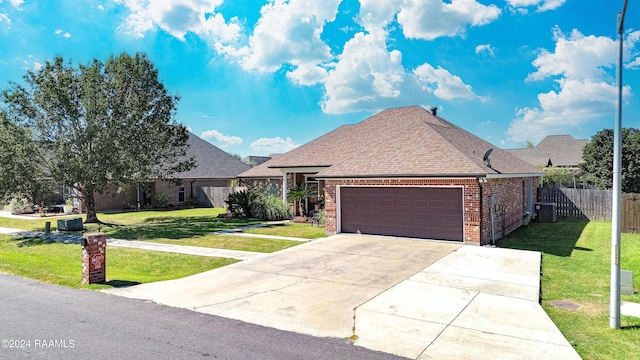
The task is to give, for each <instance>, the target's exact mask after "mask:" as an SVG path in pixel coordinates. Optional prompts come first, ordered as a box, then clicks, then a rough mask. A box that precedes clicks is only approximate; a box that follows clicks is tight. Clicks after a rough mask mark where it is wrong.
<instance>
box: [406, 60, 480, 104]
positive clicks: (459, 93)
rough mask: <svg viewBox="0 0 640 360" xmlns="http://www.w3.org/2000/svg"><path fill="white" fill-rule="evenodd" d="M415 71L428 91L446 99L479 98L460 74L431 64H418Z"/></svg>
mask: <svg viewBox="0 0 640 360" xmlns="http://www.w3.org/2000/svg"><path fill="white" fill-rule="evenodd" d="M413 73H414V74H415V75H416V77H417V78H418V80H419V81H420V83H421V84H423V85H422V87H423V89H425V90H426V91H428V92H430V93H433V94H434V95H435V96H437V97H439V98H441V99H444V100H452V99H474V98H478V96H477V95H476V94H474V93H473V90H472V89H471V86H470V85H467V84H465V83H464V82H463V81H462V79H461V78H460V77H459V76H456V75H452V74H451V73H450V72H449V71H447V70H445V69H443V68H441V67H439V66H438V68H437V69H434V68H433V66H431V65H429V64H423V65H420V66H418V68H416V69H415V70H414V71H413Z"/></svg>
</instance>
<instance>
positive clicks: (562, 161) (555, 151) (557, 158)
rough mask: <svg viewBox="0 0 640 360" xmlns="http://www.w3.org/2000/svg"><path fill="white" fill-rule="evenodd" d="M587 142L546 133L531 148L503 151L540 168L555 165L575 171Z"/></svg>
mask: <svg viewBox="0 0 640 360" xmlns="http://www.w3.org/2000/svg"><path fill="white" fill-rule="evenodd" d="M588 143H589V140H586V139H578V140H576V139H574V138H573V136H571V135H548V136H547V137H545V138H544V139H542V141H540V142H539V143H538V144H537V145H536V146H534V147H532V148H525V149H505V151H506V152H508V153H510V154H512V155H515V156H517V157H519V158H520V159H522V160H524V161H526V162H528V163H529V164H531V165H533V166H535V167H538V168H540V169H542V168H548V167H552V166H556V167H560V168H565V169H568V170H572V171H577V170H578V166H579V165H580V163H581V162H583V160H582V152H583V150H584V147H585V146H586V145H587V144H588Z"/></svg>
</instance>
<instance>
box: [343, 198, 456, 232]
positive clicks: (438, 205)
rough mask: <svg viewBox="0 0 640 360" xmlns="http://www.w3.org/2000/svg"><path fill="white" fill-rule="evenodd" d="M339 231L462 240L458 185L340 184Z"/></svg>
mask: <svg viewBox="0 0 640 360" xmlns="http://www.w3.org/2000/svg"><path fill="white" fill-rule="evenodd" d="M340 214H341V215H340V217H341V219H340V221H341V231H342V232H346V233H363V234H375V235H391V236H406V237H417V238H426V239H439V240H454V241H462V240H463V208H462V189H461V188H428V187H389V188H385V187H343V188H341V189H340Z"/></svg>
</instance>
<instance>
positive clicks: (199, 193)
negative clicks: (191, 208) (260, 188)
mask: <svg viewBox="0 0 640 360" xmlns="http://www.w3.org/2000/svg"><path fill="white" fill-rule="evenodd" d="M242 190H247V188H246V187H244V186H234V187H219V186H200V187H198V188H197V189H196V199H197V200H198V204H200V205H202V206H209V207H214V208H226V207H227V203H225V202H224V201H225V200H227V197H228V196H229V194H233V193H235V192H238V191H242Z"/></svg>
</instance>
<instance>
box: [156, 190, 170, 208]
mask: <svg viewBox="0 0 640 360" xmlns="http://www.w3.org/2000/svg"><path fill="white" fill-rule="evenodd" d="M168 204H169V194H167V193H163V192H159V193H155V194H153V207H155V208H165V207H167V205H168Z"/></svg>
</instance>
